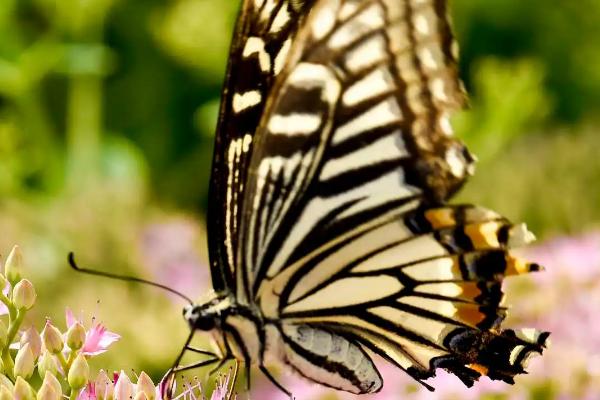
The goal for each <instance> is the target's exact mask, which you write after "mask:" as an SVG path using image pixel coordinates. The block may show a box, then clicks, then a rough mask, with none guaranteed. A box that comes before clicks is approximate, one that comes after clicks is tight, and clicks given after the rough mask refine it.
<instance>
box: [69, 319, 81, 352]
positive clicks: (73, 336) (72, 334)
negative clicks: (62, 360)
mask: <svg viewBox="0 0 600 400" xmlns="http://www.w3.org/2000/svg"><path fill="white" fill-rule="evenodd" d="M84 343H85V328H84V327H83V325H81V324H80V323H79V322H76V323H74V324H73V325H71V327H70V328H69V330H68V331H67V346H69V348H70V349H71V350H79V349H81V348H82V347H83V344H84Z"/></svg>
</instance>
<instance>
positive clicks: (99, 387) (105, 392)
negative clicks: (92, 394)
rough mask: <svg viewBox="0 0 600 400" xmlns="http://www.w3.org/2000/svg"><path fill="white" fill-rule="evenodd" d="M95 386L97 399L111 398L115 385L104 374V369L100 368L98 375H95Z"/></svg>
mask: <svg viewBox="0 0 600 400" xmlns="http://www.w3.org/2000/svg"><path fill="white" fill-rule="evenodd" d="M95 388H96V399H97V400H109V399H112V398H113V394H114V391H115V385H114V384H113V383H112V381H111V380H110V378H109V377H108V375H107V374H106V371H104V370H100V372H99V373H98V376H97V377H96V382H95Z"/></svg>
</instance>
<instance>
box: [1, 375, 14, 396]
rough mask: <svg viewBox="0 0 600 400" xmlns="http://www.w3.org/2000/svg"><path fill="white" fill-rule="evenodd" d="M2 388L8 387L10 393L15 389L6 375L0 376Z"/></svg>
mask: <svg viewBox="0 0 600 400" xmlns="http://www.w3.org/2000/svg"><path fill="white" fill-rule="evenodd" d="M0 387H6V388H7V389H8V391H9V392H12V391H13V389H14V388H15V385H13V383H12V381H11V380H10V379H8V377H7V376H6V375H4V374H0Z"/></svg>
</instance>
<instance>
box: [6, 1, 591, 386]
mask: <svg viewBox="0 0 600 400" xmlns="http://www.w3.org/2000/svg"><path fill="white" fill-rule="evenodd" d="M451 5H452V10H453V14H454V17H455V18H454V19H455V28H456V32H457V35H458V38H459V42H460V44H461V49H462V62H461V69H462V75H463V79H464V81H465V83H466V85H467V88H468V90H469V92H470V94H471V109H470V110H469V111H468V112H466V113H463V114H461V115H458V116H457V117H456V119H455V121H454V125H455V128H456V130H457V132H458V135H459V136H460V137H462V138H463V139H464V140H465V141H466V142H467V144H468V145H469V147H470V148H471V150H472V151H473V152H474V153H475V154H477V156H478V157H479V165H478V173H477V174H476V175H475V177H474V178H473V179H472V180H471V182H470V184H469V185H467V187H466V188H465V190H464V191H463V192H462V193H461V194H460V198H461V199H462V200H468V201H469V202H477V203H481V204H483V205H486V206H488V207H491V208H494V209H496V210H498V211H500V212H502V213H503V214H505V215H507V216H508V217H509V218H511V219H513V220H522V221H526V222H527V223H528V224H529V226H530V228H531V229H532V230H533V231H534V232H535V233H536V234H537V235H538V237H540V238H542V239H543V238H549V237H551V236H556V235H560V234H575V233H577V232H582V231H586V230H591V229H593V228H594V227H596V226H597V221H599V220H600V218H599V217H600V185H598V183H600V157H599V156H598V148H599V147H600V136H599V135H598V134H597V130H598V129H599V128H600V120H599V118H598V115H597V110H598V109H599V106H600V46H599V45H598V40H597V39H598V38H600V0H579V1H558V2H552V4H549V3H548V1H547V0H529V1H522V0H454V1H453V2H452V4H451ZM237 8H238V1H234V0H170V1H167V0H0V252H2V253H3V254H6V253H7V252H8V250H9V249H10V247H11V246H12V244H14V243H18V244H20V245H21V246H22V248H23V250H24V253H25V258H26V261H27V265H28V269H29V270H30V271H31V275H32V276H33V280H34V283H35V284H36V287H37V288H38V292H39V298H40V303H39V304H38V306H36V309H35V312H34V314H37V317H38V320H40V318H42V317H45V316H50V317H52V318H53V319H54V320H56V322H57V323H63V317H62V315H63V312H64V311H63V310H64V307H65V306H70V307H71V308H72V309H74V310H75V311H76V312H80V311H81V310H83V312H84V315H95V316H96V317H97V318H99V319H100V320H102V321H104V322H105V323H106V324H107V325H108V326H109V328H111V330H114V331H117V332H118V333H120V334H122V335H123V339H122V341H121V342H120V343H119V344H117V345H116V346H117V348H118V350H113V351H109V352H108V353H107V354H106V355H104V356H102V357H100V358H99V359H98V365H97V366H98V367H104V368H109V369H115V368H117V369H120V368H126V369H127V368H133V369H136V370H140V369H144V370H146V371H149V372H151V373H154V377H158V376H159V375H160V373H161V372H162V371H163V370H164V369H165V368H166V367H167V366H168V365H169V362H170V361H171V360H172V358H173V357H174V356H175V354H176V352H177V350H178V348H179V346H180V345H181V343H182V341H183V339H184V336H185V334H186V327H185V324H184V323H183V321H182V320H181V313H180V308H181V306H182V304H180V303H179V302H178V301H177V300H175V301H173V300H174V299H169V298H167V297H166V296H165V295H164V294H163V293H157V292H156V291H155V290H153V289H148V288H144V287H139V286H134V285H126V284H122V283H120V282H110V281H109V282H107V281H105V280H101V279H96V278H90V277H86V276H80V275H76V274H74V273H72V272H71V271H70V270H69V268H68V266H67V264H66V254H67V253H68V251H71V250H72V251H75V252H76V254H78V259H79V261H80V263H81V264H83V265H86V266H88V267H94V268H99V269H105V270H110V271H115V272H120V273H129V274H135V275H137V276H143V277H146V278H149V279H157V280H161V281H163V282H165V283H167V284H172V285H174V286H175V287H178V288H180V289H182V290H185V291H186V292H187V293H188V294H189V295H190V296H198V295H200V294H201V292H202V291H204V290H205V289H206V288H207V286H208V276H207V274H206V270H205V268H206V267H205V264H206V253H207V251H206V248H205V246H206V245H205V232H204V228H203V226H204V225H203V219H204V210H205V205H206V203H207V187H208V178H209V174H210V162H211V157H212V142H213V136H214V127H215V123H216V114H217V111H218V110H217V108H218V101H219V95H220V90H221V85H222V79H223V75H224V69H225V63H226V58H227V53H228V46H229V40H230V35H231V31H232V25H233V23H234V20H235V16H236V13H237ZM189 277H193V279H188V278H189ZM142 332H143V334H142Z"/></svg>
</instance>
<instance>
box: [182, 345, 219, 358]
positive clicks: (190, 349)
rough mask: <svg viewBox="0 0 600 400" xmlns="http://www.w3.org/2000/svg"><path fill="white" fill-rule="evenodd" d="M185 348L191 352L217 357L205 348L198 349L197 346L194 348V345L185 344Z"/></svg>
mask: <svg viewBox="0 0 600 400" xmlns="http://www.w3.org/2000/svg"><path fill="white" fill-rule="evenodd" d="M185 349H186V350H189V351H191V352H192V353H197V354H202V355H205V356H211V357H213V358H219V357H218V356H217V355H216V354H215V353H213V352H212V351H206V350H202V349H199V348H196V347H192V346H186V347H185Z"/></svg>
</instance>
